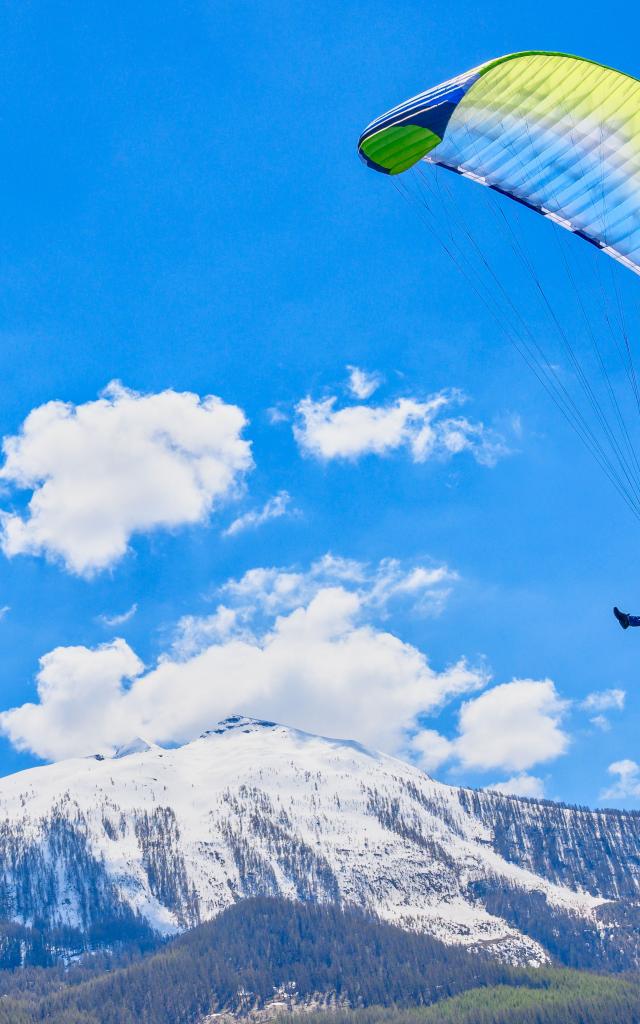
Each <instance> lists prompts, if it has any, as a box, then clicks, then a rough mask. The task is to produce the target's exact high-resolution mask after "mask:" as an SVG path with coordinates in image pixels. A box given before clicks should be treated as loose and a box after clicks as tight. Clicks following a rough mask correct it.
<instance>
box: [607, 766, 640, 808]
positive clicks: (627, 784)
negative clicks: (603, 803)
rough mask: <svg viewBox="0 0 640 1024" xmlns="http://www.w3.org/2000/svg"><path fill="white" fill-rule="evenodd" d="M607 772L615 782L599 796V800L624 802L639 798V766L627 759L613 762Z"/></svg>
mask: <svg viewBox="0 0 640 1024" xmlns="http://www.w3.org/2000/svg"><path fill="white" fill-rule="evenodd" d="M607 771H608V772H609V774H610V775H613V776H614V777H615V776H617V779H616V781H615V782H614V783H613V784H612V785H611V786H610V787H609V788H608V789H605V790H603V791H602V793H601V794H600V799H601V800H626V799H629V798H631V799H638V797H640V765H639V764H637V763H636V762H635V761H631V760H630V759H629V758H625V759H624V760H622V761H614V762H613V764H610V765H609V767H608V769H607Z"/></svg>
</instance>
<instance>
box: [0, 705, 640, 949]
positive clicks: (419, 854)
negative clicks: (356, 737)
mask: <svg viewBox="0 0 640 1024" xmlns="http://www.w3.org/2000/svg"><path fill="white" fill-rule="evenodd" d="M0 815H1V817H2V820H3V822H4V824H3V825H2V828H1V829H0V899H2V900H3V901H4V906H5V913H4V915H3V916H10V917H12V918H13V919H15V920H17V921H20V922H21V923H25V924H30V923H32V922H33V919H34V918H35V917H36V916H38V917H40V918H42V917H45V918H46V919H47V921H48V923H49V924H50V925H51V926H56V925H59V924H66V925H71V926H73V927H77V928H80V929H87V928H88V927H89V926H90V925H91V923H92V922H93V921H95V920H97V919H98V917H99V916H101V917H102V918H104V917H105V915H107V916H108V914H109V913H112V912H113V913H115V912H116V910H117V909H118V908H120V911H121V910H122V908H125V909H127V911H133V913H134V914H139V915H142V916H143V917H144V919H145V920H147V921H148V922H149V923H150V924H151V925H152V926H153V928H155V929H158V930H160V931H162V932H164V933H172V932H175V931H177V930H180V929H183V928H186V927H189V926H190V925H193V924H195V923H197V922H198V921H200V920H206V919H208V918H211V917H213V916H215V915H216V914H217V913H219V912H220V910H222V909H223V908H224V907H226V906H229V905H230V904H231V903H232V902H234V901H236V900H238V899H241V898H243V897H247V896H251V895H257V894H266V895H282V896H286V897H292V898H302V899H312V900H338V901H342V902H343V903H353V904H357V905H359V906H361V907H364V908H366V909H370V910H373V911H375V912H376V913H378V914H379V915H380V916H381V917H382V918H384V919H386V920H389V921H392V922H395V923H398V924H400V925H402V926H404V927H408V928H414V929H420V930H424V931H427V932H429V933H431V934H432V935H435V936H437V937H438V938H440V939H442V940H444V941H445V942H449V943H462V944H466V945H469V946H476V945H478V944H482V945H486V944H489V946H490V948H491V949H493V950H494V951H495V953H496V955H499V956H501V957H504V958H507V959H509V960H512V961H514V962H534V963H540V962H544V961H546V960H548V959H549V952H548V949H547V948H545V945H544V943H543V942H541V941H540V939H539V938H536V937H535V934H534V933H535V929H533V930H532V929H531V928H530V929H529V931H530V932H531V934H525V932H524V931H523V929H522V927H520V926H519V925H517V924H516V923H514V921H513V920H512V921H508V920H507V919H506V918H505V917H504V916H503V914H502V913H501V912H496V909H495V904H496V893H504V891H507V890H508V891H513V892H517V893H518V895H519V898H521V900H524V901H525V905H526V901H527V900H528V899H529V898H531V899H532V900H533V899H534V898H535V901H537V902H536V905H541V906H542V907H543V908H544V913H545V914H550V915H553V914H560V915H565V916H564V917H562V920H565V919H566V920H569V919H572V920H573V919H578V920H580V921H582V922H583V926H586V927H587V928H589V929H591V930H592V931H593V933H594V935H595V936H601V935H602V934H603V931H604V930H606V928H605V925H604V924H603V917H602V915H603V911H604V909H606V908H610V907H611V906H613V905H614V902H613V901H619V900H621V899H623V900H625V901H626V902H625V907H628V906H635V905H636V901H638V900H639V899H640V870H639V866H638V865H639V857H638V854H639V853H640V845H639V836H640V820H639V819H638V818H637V816H634V815H629V814H624V813H622V812H606V813H605V812H602V813H596V812H590V811H585V810H577V809H572V808H564V807H561V806H560V805H554V804H550V803H548V802H540V803H536V802H534V801H529V800H517V799H516V798H510V797H505V796H502V795H500V794H497V793H489V792H487V793H482V792H480V793H478V792H475V791H471V790H461V789H457V788H455V787H451V786H447V785H445V784H443V783H439V782H436V781H434V780H433V779H431V778H429V777H428V776H426V775H425V774H424V773H423V772H421V771H420V770H418V769H417V768H414V767H412V766H411V765H408V764H405V763H404V762H402V761H399V760H397V759H395V758H393V757H389V756H387V755H384V754H381V753H377V752H375V751H370V750H367V749H366V748H365V747H363V746H361V745H360V744H358V743H356V742H353V741H342V740H333V739H327V738H324V737H319V736H313V735H310V734H307V733H303V732H300V731H299V730H296V729H291V728H287V727H284V726H281V725H278V724H276V723H273V722H260V721H256V720H253V719H247V718H243V717H241V716H233V717H232V718H230V719H227V720H225V721H224V722H221V723H220V724H219V725H218V726H217V727H215V728H214V729H212V730H210V731H209V732H207V733H205V734H203V736H201V737H200V738H199V739H197V740H195V741H193V742H191V743H188V744H186V745H184V746H182V747H179V748H177V749H172V750H166V749H162V748H159V747H155V746H152V745H150V744H147V743H145V742H144V741H141V740H139V739H136V740H134V741H133V742H132V743H131V744H130V745H128V748H126V749H121V750H120V751H118V754H117V756H116V757H114V758H111V759H104V758H82V759H72V760H68V761H64V762H60V763H58V764H53V765H49V766H46V767H42V768H35V769H30V770H27V771H23V772H20V773H18V774H16V775H13V776H9V777H7V778H5V779H2V780H0ZM605 834H606V839H607V842H606V844H605V843H603V842H602V837H603V835H605ZM598 844H599V846H598ZM605 847H606V848H605ZM599 848H601V854H600V859H598V857H599V855H598V849H599ZM634 850H635V858H634V859H633V861H632V860H631V856H630V852H631V851H634ZM594 865H595V866H594ZM45 894H46V897H45ZM488 894H489V895H488ZM491 894H492V895H491ZM490 897H491V898H490ZM491 900H493V903H492V902H491ZM566 915H570V918H567V917H566ZM618 941H620V939H618Z"/></svg>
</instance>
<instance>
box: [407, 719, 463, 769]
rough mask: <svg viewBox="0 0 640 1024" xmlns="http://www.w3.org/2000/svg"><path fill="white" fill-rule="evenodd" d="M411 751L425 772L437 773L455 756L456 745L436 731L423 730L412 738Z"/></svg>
mask: <svg viewBox="0 0 640 1024" xmlns="http://www.w3.org/2000/svg"><path fill="white" fill-rule="evenodd" d="M410 750H411V751H412V753H413V754H414V755H416V757H417V760H419V762H420V766H421V768H424V770H425V772H435V771H436V770H437V769H438V768H440V767H441V765H443V764H445V763H446V762H447V761H450V760H451V758H452V757H453V756H454V753H455V745H454V744H453V743H452V742H451V740H448V739H447V738H446V737H445V736H442V735H441V733H439V732H437V731H436V730H435V729H421V730H420V732H419V733H416V735H415V736H414V737H413V738H412V740H411V743H410Z"/></svg>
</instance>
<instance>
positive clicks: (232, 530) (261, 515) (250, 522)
mask: <svg viewBox="0 0 640 1024" xmlns="http://www.w3.org/2000/svg"><path fill="white" fill-rule="evenodd" d="M290 504H291V495H290V494H289V493H288V492H287V491H278V493H277V494H275V495H274V496H273V498H269V500H268V501H267V502H266V503H265V504H264V505H263V506H262V508H261V509H254V510H253V511H251V512H245V513H244V515H241V516H238V518H237V519H234V520H233V522H232V523H231V525H230V526H228V527H227V529H226V530H224V531H223V534H222V535H223V537H234V536H235V535H236V534H238V533H242V532H243V531H244V530H255V529H256V528H257V527H258V526H262V524H263V523H268V522H269V520H270V519H280V518H281V517H282V516H285V515H287V514H288V515H295V510H292V509H291V508H290V507H289V506H290Z"/></svg>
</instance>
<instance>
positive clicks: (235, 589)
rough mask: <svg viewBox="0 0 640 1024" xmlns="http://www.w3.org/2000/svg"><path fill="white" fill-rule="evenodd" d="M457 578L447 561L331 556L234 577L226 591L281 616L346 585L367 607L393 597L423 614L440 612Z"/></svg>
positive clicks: (242, 602) (239, 602) (382, 605)
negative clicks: (328, 589)
mask: <svg viewBox="0 0 640 1024" xmlns="http://www.w3.org/2000/svg"><path fill="white" fill-rule="evenodd" d="M457 579H458V575H457V573H455V572H453V571H452V570H451V569H449V568H448V566H446V565H418V566H416V565H410V566H406V565H404V564H403V563H402V562H400V561H399V560H398V559H394V558H384V559H382V560H381V561H380V562H378V563H377V564H376V565H370V564H367V563H365V562H359V561H356V560H355V559H349V558H340V557H337V556H335V555H331V554H327V555H324V556H323V557H322V558H319V559H317V561H315V562H313V563H312V565H311V566H310V568H309V569H308V570H307V571H304V572H303V571H301V570H298V569H281V568H275V567H271V568H258V569H250V570H249V571H248V572H246V573H245V574H244V576H242V577H241V578H240V579H239V580H229V581H228V583H226V584H225V585H224V586H223V587H222V588H221V592H222V593H223V594H224V595H225V598H230V599H232V600H233V601H234V602H235V603H236V605H247V606H249V607H250V608H254V607H260V608H261V609H262V610H263V611H265V612H267V613H268V614H277V613H278V612H282V611H288V610H290V609H292V608H295V607H297V606H299V605H301V604H304V603H307V602H308V601H310V600H311V599H312V598H313V596H314V595H315V594H317V593H318V591H319V590H321V589H323V588H325V587H333V586H342V585H345V584H347V585H348V586H349V587H350V588H351V589H355V590H357V592H358V596H359V599H360V601H361V602H362V604H363V605H367V606H370V607H375V608H377V609H378V610H380V611H384V610H385V609H386V608H387V606H388V605H389V604H390V603H391V602H393V601H394V600H402V599H405V600H409V601H410V603H411V605H412V607H413V608H414V609H415V610H416V611H418V612H421V613H426V614H437V613H438V612H439V611H440V610H441V609H442V606H443V604H444V602H445V601H446V599H447V597H448V595H449V593H450V590H451V586H452V584H453V583H454V582H455V581H456V580H457Z"/></svg>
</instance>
